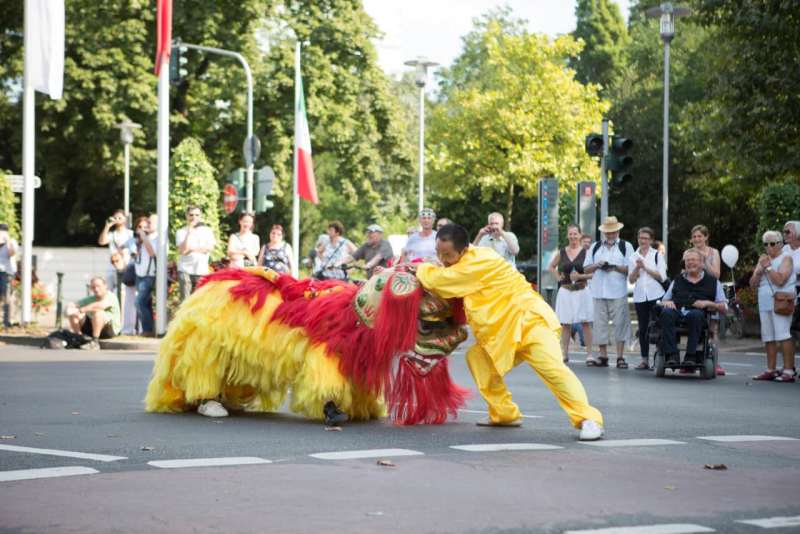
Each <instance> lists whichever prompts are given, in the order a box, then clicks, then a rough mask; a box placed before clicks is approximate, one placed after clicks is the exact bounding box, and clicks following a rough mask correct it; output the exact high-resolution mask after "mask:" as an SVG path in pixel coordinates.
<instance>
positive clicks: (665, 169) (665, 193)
mask: <svg viewBox="0 0 800 534" xmlns="http://www.w3.org/2000/svg"><path fill="white" fill-rule="evenodd" d="M663 142H664V150H663V152H664V155H663V161H662V175H663V177H664V179H663V182H662V184H661V186H662V188H663V189H662V191H661V198H662V202H663V205H662V210H663V211H662V214H661V224H662V226H661V239H662V240H663V243H664V258H665V259H666V258H669V256H668V255H667V253H668V252H669V239H668V233H667V232H668V230H667V218H668V216H669V39H664V141H663Z"/></svg>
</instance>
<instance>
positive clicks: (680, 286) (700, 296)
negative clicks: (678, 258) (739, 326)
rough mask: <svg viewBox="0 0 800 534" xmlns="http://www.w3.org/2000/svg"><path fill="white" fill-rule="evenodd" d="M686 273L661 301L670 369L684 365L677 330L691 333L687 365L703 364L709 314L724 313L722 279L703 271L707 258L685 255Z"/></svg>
mask: <svg viewBox="0 0 800 534" xmlns="http://www.w3.org/2000/svg"><path fill="white" fill-rule="evenodd" d="M683 261H684V264H685V270H684V271H683V272H682V273H681V274H680V275H678V276H676V277H675V280H673V282H672V284H670V286H669V289H667V292H666V293H665V294H664V296H663V297H662V299H661V304H662V306H663V310H662V311H661V316H660V317H659V324H660V326H661V350H662V351H663V353H664V355H665V359H666V365H667V367H673V368H674V367H676V366H678V364H679V363H680V356H679V351H678V336H677V333H676V327H678V326H685V327H686V329H687V330H688V332H687V339H686V354H685V356H684V360H683V361H684V363H689V362H693V363H697V364H702V363H703V360H702V354H700V355H696V352H697V345H698V342H699V341H700V338H701V335H702V333H703V330H704V329H705V328H707V327H708V325H707V319H706V312H712V311H715V312H719V313H724V312H725V309H726V300H725V294H724V292H723V291H722V284H720V283H719V280H717V279H716V278H714V277H713V276H711V275H710V274H709V273H708V272H707V271H705V270H703V255H702V254H701V253H700V251H699V250H697V249H694V248H690V249H689V250H687V251H686V252H684V253H683Z"/></svg>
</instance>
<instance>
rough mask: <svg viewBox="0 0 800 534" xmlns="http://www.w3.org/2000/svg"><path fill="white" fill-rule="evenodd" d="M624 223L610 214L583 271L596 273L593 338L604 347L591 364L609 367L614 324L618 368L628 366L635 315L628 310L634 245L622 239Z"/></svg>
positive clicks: (601, 347)
mask: <svg viewBox="0 0 800 534" xmlns="http://www.w3.org/2000/svg"><path fill="white" fill-rule="evenodd" d="M623 226H624V225H623V224H622V223H621V222H619V221H618V220H617V218H616V217H613V216H612V217H606V218H605V219H603V224H601V225H600V232H601V233H602V235H603V238H602V239H601V240H600V241H598V242H596V243H593V244H592V246H591V247H589V251H588V253H587V254H586V260H585V261H584V263H583V272H584V273H586V274H593V276H592V283H591V291H592V298H593V300H594V326H593V329H592V337H593V338H594V341H595V343H597V345H598V346H599V347H600V356H599V358H598V359H596V360H595V359H594V358H589V359H587V360H586V365H588V366H589V367H608V344H609V334H610V330H611V328H610V325H609V321H611V322H613V324H614V340H615V341H616V342H617V368H618V369H627V368H628V364H627V362H626V361H625V357H624V356H623V353H622V351H623V350H624V349H625V342H627V341H628V340H629V339H630V338H631V318H630V313H629V312H628V263H629V260H630V257H631V256H632V255H633V252H634V250H633V246H632V245H631V244H630V243H628V242H627V241H625V240H624V239H620V237H619V231H620V230H621V229H622V227H623Z"/></svg>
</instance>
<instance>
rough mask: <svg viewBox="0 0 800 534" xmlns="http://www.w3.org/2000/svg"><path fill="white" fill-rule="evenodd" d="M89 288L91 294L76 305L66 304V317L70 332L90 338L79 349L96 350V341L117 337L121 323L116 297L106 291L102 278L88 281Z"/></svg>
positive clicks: (111, 292)
mask: <svg viewBox="0 0 800 534" xmlns="http://www.w3.org/2000/svg"><path fill="white" fill-rule="evenodd" d="M89 287H90V288H91V292H92V294H91V295H89V296H88V297H84V298H82V299H81V300H79V301H78V302H77V303H76V302H70V303H69V304H67V309H66V316H67V319H68V320H69V328H70V330H72V331H73V332H74V333H76V334H84V335H86V336H89V337H91V338H92V339H91V341H89V342H88V343H84V344H83V345H81V348H82V349H94V350H97V349H99V348H100V343H98V341H97V340H98V339H110V338H112V337H114V336H117V335H119V332H120V329H121V327H122V321H121V318H120V311H119V301H118V300H117V296H116V295H115V294H114V292H113V291H109V290H108V286H107V285H106V281H105V280H104V279H103V277H102V276H95V277H93V278H92V279H91V280H90V281H89Z"/></svg>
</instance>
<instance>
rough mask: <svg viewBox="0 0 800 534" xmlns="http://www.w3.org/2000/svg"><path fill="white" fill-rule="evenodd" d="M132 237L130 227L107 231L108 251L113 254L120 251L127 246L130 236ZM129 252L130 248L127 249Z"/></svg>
mask: <svg viewBox="0 0 800 534" xmlns="http://www.w3.org/2000/svg"><path fill="white" fill-rule="evenodd" d="M132 237H133V230H131V229H130V228H123V229H122V230H113V231H111V232H109V233H108V253H109V254H114V253H115V252H119V253H122V252H123V250H124V249H126V248H128V244H129V243H130V240H131V238H132ZM128 252H130V249H128Z"/></svg>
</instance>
